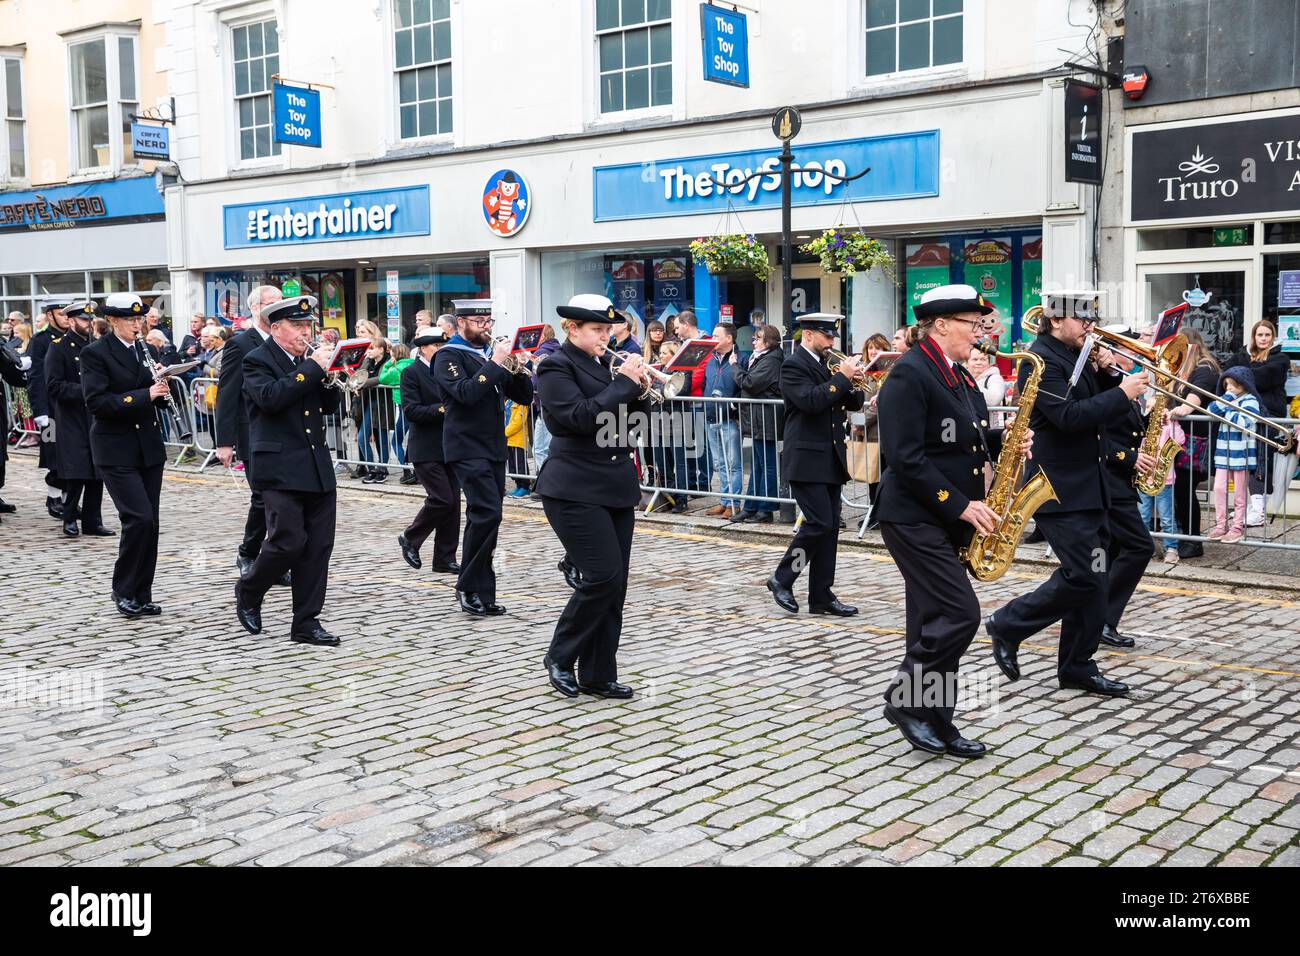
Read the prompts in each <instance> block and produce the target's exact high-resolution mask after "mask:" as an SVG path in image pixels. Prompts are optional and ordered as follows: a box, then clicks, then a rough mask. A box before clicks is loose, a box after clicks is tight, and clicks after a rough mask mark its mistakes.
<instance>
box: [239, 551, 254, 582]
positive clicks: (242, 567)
mask: <svg viewBox="0 0 1300 956" xmlns="http://www.w3.org/2000/svg"><path fill="white" fill-rule="evenodd" d="M235 567H237V568H239V576H240V577H241V578H246V577H248V572H249V570H250V569H251V568H252V567H253V559H252V558H246V557H244V556H243V555H242V554H237V555H235Z"/></svg>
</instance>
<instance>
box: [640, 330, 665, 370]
mask: <svg viewBox="0 0 1300 956" xmlns="http://www.w3.org/2000/svg"><path fill="white" fill-rule="evenodd" d="M663 344H664V324H663V323H662V322H660V321H659V320H658V319H652V320H651V321H649V322H647V323H646V327H645V345H644V346H643V347H642V349H641V358H642V359H643V360H644V361H645V363H646V364H647V365H653V364H654V363H655V362H657V361H658V360H659V349H661V348H662V347H663Z"/></svg>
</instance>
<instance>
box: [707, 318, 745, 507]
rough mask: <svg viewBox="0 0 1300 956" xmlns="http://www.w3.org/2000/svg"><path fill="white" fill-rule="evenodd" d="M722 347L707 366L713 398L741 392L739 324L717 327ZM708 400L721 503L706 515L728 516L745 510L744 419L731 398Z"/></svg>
mask: <svg viewBox="0 0 1300 956" xmlns="http://www.w3.org/2000/svg"><path fill="white" fill-rule="evenodd" d="M713 337H714V338H715V339H716V340H717V342H718V347H717V348H716V349H714V351H713V354H712V355H710V356H709V361H708V362H707V363H706V364H705V366H704V394H705V395H706V396H708V397H709V398H713V399H719V398H735V397H736V396H737V395H739V394H740V388H739V386H738V385H737V384H736V376H735V370H736V367H737V366H738V365H739V364H740V360H739V356H737V355H736V327H735V326H734V325H728V324H725V323H719V324H718V325H716V326H715V327H714V329H713ZM703 404H704V415H705V419H706V421H707V422H708V436H709V459H710V460H711V461H712V462H713V467H714V469H716V470H717V472H718V490H719V492H720V497H719V499H718V504H716V505H715V506H714V507H712V508H710V509H709V510H708V511H706V512H704V513H705V514H706V515H711V516H713V517H717V518H722V519H724V520H725V519H727V518H732V517H735V516H736V515H738V514H739V513H740V512H741V510H742V505H741V501H740V499H739V498H736V497H732V496H733V495H738V494H740V488H741V474H740V472H741V467H740V464H741V458H740V449H741V442H740V423H739V422H737V421H736V412H735V406H734V405H732V404H731V403H729V402H717V401H710V402H707V403H703Z"/></svg>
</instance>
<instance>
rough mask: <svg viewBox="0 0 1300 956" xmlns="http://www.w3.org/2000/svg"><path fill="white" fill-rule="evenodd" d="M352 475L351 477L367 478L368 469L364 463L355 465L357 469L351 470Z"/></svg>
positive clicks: (368, 475) (368, 474)
mask: <svg viewBox="0 0 1300 956" xmlns="http://www.w3.org/2000/svg"><path fill="white" fill-rule="evenodd" d="M352 477H353V478H361V479H363V480H364V479H366V478H369V477H370V469H369V468H367V467H366V466H365V465H358V466H357V470H356V471H354V472H352Z"/></svg>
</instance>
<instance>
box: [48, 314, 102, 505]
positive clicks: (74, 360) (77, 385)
mask: <svg viewBox="0 0 1300 956" xmlns="http://www.w3.org/2000/svg"><path fill="white" fill-rule="evenodd" d="M88 345H90V340H89V339H83V338H82V337H81V336H80V335H78V334H77V332H76V330H70V331H68V332H65V333H64V334H63V335H61V336H59V340H58V341H57V342H55V343H54V344H52V345H51V346H50V350H49V351H48V352H46V353H45V387H46V390H47V392H48V393H49V397H50V413H51V414H50V417H51V418H53V419H54V453H55V456H56V460H57V461H58V470H59V477H60V478H68V479H71V480H73V481H94V480H95V479H96V477H97V476H96V474H95V462H94V457H93V455H92V454H91V451H90V413H89V412H88V411H86V399H85V396H84V395H83V394H82V392H81V353H82V351H83V350H84V349H85V348H86V347H87V346H88Z"/></svg>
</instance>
